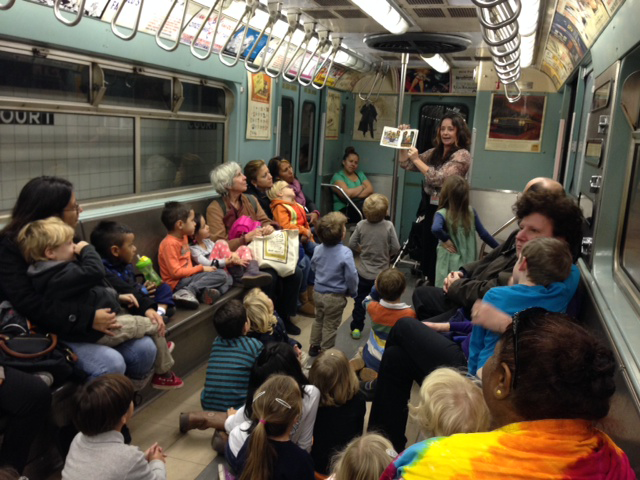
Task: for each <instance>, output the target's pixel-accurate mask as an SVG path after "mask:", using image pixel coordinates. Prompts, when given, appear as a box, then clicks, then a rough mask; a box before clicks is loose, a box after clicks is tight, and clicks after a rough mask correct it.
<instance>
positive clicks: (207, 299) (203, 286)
mask: <svg viewBox="0 0 640 480" xmlns="http://www.w3.org/2000/svg"><path fill="white" fill-rule="evenodd" d="M161 219H162V223H163V225H164V226H165V228H166V229H167V232H168V233H167V236H166V237H164V239H163V240H162V242H160V248H159V249H158V263H159V264H160V275H161V276H162V280H163V281H164V282H165V283H168V284H169V285H170V286H171V288H173V290H174V291H175V293H174V294H173V299H174V301H175V302H176V304H177V305H179V306H181V307H185V308H192V309H196V308H198V300H200V301H202V302H203V303H206V304H207V305H212V304H213V303H214V302H215V301H216V300H217V299H218V298H220V295H222V294H224V293H225V292H226V291H227V290H229V287H230V286H231V283H232V282H233V280H232V278H231V275H229V274H228V273H227V272H226V271H225V270H224V269H217V268H216V267H213V266H210V265H207V266H205V265H195V266H194V265H193V263H192V261H191V251H190V250H189V241H188V237H189V236H190V235H193V233H194V232H195V229H196V222H195V213H194V211H193V209H191V208H189V207H187V206H186V205H183V204H182V203H180V202H167V203H165V205H164V209H163V210H162V215H161Z"/></svg>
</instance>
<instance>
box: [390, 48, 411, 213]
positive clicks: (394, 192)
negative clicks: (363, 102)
mask: <svg viewBox="0 0 640 480" xmlns="http://www.w3.org/2000/svg"><path fill="white" fill-rule="evenodd" d="M400 62H401V63H402V66H401V68H400V85H399V86H398V117H397V122H396V123H397V124H398V125H400V124H401V123H402V114H403V113H404V84H405V82H406V80H407V65H408V64H409V54H408V53H403V54H402V58H401V59H400ZM398 167H400V150H397V151H396V154H395V158H394V162H393V179H392V183H391V211H390V213H391V222H393V223H394V224H395V222H396V207H397V206H398V199H397V198H396V197H397V196H398Z"/></svg>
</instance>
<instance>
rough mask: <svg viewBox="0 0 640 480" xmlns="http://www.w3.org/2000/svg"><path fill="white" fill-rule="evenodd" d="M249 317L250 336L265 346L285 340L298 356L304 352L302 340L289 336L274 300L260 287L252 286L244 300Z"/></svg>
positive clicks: (248, 334)
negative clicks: (274, 305) (276, 309)
mask: <svg viewBox="0 0 640 480" xmlns="http://www.w3.org/2000/svg"><path fill="white" fill-rule="evenodd" d="M242 303H243V305H244V308H245V310H246V312H247V318H248V319H249V324H250V327H249V333H247V336H248V337H252V338H257V339H258V340H260V341H261V342H262V344H263V345H264V346H267V345H268V344H269V343H272V342H285V343H288V344H289V345H291V346H292V347H293V349H294V350H295V352H296V355H297V356H298V358H300V355H301V354H302V351H301V350H300V348H301V347H302V345H301V344H300V342H298V341H296V340H294V339H292V338H289V335H287V330H286V328H285V326H284V322H283V321H282V319H281V318H280V316H279V315H278V314H277V312H275V310H274V307H273V301H272V300H271V299H270V298H269V297H268V296H267V294H266V293H264V292H263V291H262V290H260V289H259V288H252V289H251V290H249V292H247V294H246V295H245V296H244V299H243V300H242Z"/></svg>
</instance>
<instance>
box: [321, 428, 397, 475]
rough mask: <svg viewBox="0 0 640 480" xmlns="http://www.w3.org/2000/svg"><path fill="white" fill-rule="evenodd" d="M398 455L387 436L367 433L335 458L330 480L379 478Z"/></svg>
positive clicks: (354, 440) (353, 441)
mask: <svg viewBox="0 0 640 480" xmlns="http://www.w3.org/2000/svg"><path fill="white" fill-rule="evenodd" d="M397 456H398V454H397V453H396V451H395V450H394V449H393V445H391V442H390V441H389V440H387V439H386V438H385V437H383V436H382V435H380V434H377V433H365V434H364V435H362V436H361V437H358V438H355V439H353V440H352V441H351V443H349V445H347V448H345V449H344V450H342V452H340V453H339V454H338V455H336V456H335V457H334V458H333V462H332V468H331V470H332V472H333V474H332V475H331V476H330V477H329V480H378V479H379V478H380V475H382V472H384V470H385V468H387V466H388V465H389V464H390V463H391V462H393V460H394V459H395V458H396V457H397Z"/></svg>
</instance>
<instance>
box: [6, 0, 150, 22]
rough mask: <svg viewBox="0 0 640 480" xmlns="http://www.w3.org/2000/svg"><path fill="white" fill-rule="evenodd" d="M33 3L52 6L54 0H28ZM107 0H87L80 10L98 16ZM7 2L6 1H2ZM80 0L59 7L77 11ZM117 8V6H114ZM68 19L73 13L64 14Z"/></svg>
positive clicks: (64, 3) (134, 0)
mask: <svg viewBox="0 0 640 480" xmlns="http://www.w3.org/2000/svg"><path fill="white" fill-rule="evenodd" d="M29 1H31V2H33V3H39V4H40V5H47V6H48V7H53V5H54V3H55V0H29ZM129 1H130V2H132V3H140V0H129ZM108 2H109V0H87V1H86V2H85V4H84V11H83V12H82V13H83V15H84V16H85V17H93V18H100V17H101V16H102V14H103V13H104V10H105V7H106V6H107V3H108ZM3 3H5V4H6V3H7V2H3ZM80 3H81V0H67V1H66V2H65V1H63V2H60V8H61V9H62V10H66V11H68V12H73V13H74V14H77V13H78V6H79V5H80ZM116 8H117V7H116ZM65 16H66V17H68V19H69V20H72V19H73V18H74V15H71V14H70V15H68V16H67V15H65Z"/></svg>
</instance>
